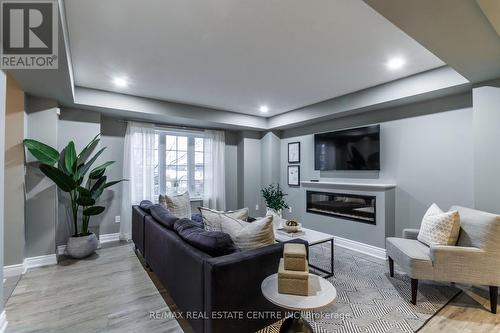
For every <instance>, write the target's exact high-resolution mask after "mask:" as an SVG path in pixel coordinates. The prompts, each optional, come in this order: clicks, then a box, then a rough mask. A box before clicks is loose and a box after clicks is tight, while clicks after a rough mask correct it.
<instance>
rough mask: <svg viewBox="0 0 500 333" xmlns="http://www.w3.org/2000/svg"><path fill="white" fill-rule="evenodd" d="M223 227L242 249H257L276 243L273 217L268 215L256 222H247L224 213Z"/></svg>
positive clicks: (223, 230)
mask: <svg viewBox="0 0 500 333" xmlns="http://www.w3.org/2000/svg"><path fill="white" fill-rule="evenodd" d="M221 229H222V232H225V233H227V234H229V236H231V239H232V240H233V242H234V244H236V246H237V247H238V248H240V249H241V250H250V249H256V248H259V247H263V246H267V245H271V244H274V228H273V217H272V216H266V217H263V218H261V219H260V220H256V221H254V222H245V221H242V220H238V219H235V218H232V217H230V216H227V215H223V216H222V218H221Z"/></svg>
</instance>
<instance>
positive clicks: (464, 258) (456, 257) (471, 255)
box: [430, 245, 485, 266]
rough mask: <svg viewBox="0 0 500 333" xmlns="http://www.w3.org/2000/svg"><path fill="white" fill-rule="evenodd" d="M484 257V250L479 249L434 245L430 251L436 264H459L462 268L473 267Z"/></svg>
mask: <svg viewBox="0 0 500 333" xmlns="http://www.w3.org/2000/svg"><path fill="white" fill-rule="evenodd" d="M484 255H485V252H484V250H481V249H479V248H477V247H467V246H452V245H451V246H447V245H434V246H431V249H430V257H431V260H432V262H433V263H434V264H447V263H453V262H457V263H461V265H462V266H467V265H473V264H474V263H475V261H476V260H478V259H480V258H481V257H483V256H484Z"/></svg>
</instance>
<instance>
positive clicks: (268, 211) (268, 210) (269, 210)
mask: <svg viewBox="0 0 500 333" xmlns="http://www.w3.org/2000/svg"><path fill="white" fill-rule="evenodd" d="M270 215H273V216H275V215H277V216H278V217H279V218H282V217H283V211H282V210H281V209H280V210H278V211H276V209H272V208H269V207H266V216H270Z"/></svg>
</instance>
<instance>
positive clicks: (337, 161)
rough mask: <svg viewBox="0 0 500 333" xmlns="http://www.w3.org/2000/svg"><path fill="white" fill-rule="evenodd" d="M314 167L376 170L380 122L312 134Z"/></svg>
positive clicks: (377, 167) (378, 156)
mask: <svg viewBox="0 0 500 333" xmlns="http://www.w3.org/2000/svg"><path fill="white" fill-rule="evenodd" d="M314 168H315V169H316V170H380V125H374V126H368V127H360V128H352V129H347V130H341V131H335V132H330V133H320V134H315V135H314Z"/></svg>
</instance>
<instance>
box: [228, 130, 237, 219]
mask: <svg viewBox="0 0 500 333" xmlns="http://www.w3.org/2000/svg"><path fill="white" fill-rule="evenodd" d="M225 154H226V160H225V173H226V209H227V210H235V209H238V168H239V163H238V133H237V132H234V131H226V150H225Z"/></svg>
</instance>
